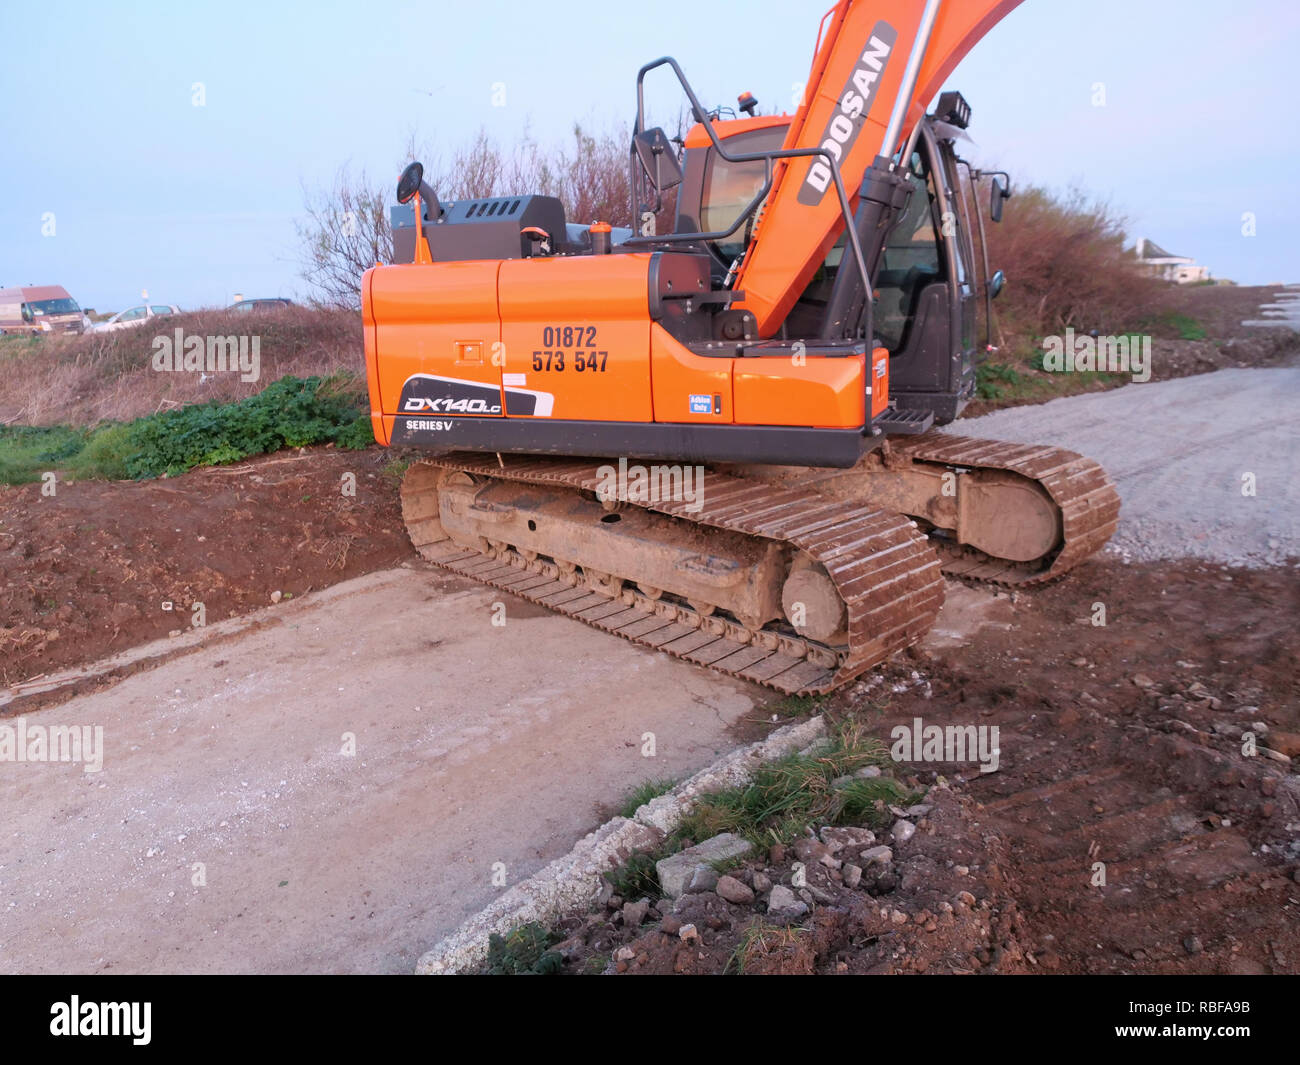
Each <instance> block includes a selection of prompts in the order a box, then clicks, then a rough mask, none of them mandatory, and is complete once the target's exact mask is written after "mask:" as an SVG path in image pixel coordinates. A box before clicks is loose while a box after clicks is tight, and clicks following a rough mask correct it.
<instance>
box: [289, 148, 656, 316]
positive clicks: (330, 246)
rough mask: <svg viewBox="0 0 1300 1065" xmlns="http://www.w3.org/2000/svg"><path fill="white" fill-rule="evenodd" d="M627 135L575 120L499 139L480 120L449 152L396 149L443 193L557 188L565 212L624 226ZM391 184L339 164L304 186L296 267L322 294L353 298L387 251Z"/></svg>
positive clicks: (388, 257)
mask: <svg viewBox="0 0 1300 1065" xmlns="http://www.w3.org/2000/svg"><path fill="white" fill-rule="evenodd" d="M630 143H631V139H630V134H629V133H628V132H627V131H626V130H625V129H618V130H612V131H606V132H604V133H598V134H592V133H589V132H587V131H586V130H584V129H583V128H582V127H581V126H578V125H575V126H574V127H573V137H572V140H571V141H568V142H565V143H562V144H558V145H548V146H542V145H540V144H538V143H537V142H536V141H534V140H532V139H531V138H530V137H528V136H525V137H524V138H523V139H522V140H520V141H519V142H518V143H516V144H515V145H513V146H512V147H510V148H503V147H501V146H500V145H499V144H497V142H496V141H494V140H493V139H492V138H491V137H490V136H488V134H487V132H486V131H485V130H480V131H479V133H478V135H477V136H475V137H474V139H473V140H471V141H470V142H469V143H468V144H465V145H463V146H462V147H460V148H458V149H456V150H455V151H454V152H453V153H452V154H451V156H450V158H444V157H443V156H442V154H441V152H440V151H438V150H436V149H430V148H429V147H427V146H417V145H415V143H414V142H412V143H410V144H408V145H407V151H406V154H407V156H408V157H409V158H410V159H419V160H420V161H421V162H423V163H424V169H425V180H426V181H427V182H428V183H429V185H430V186H432V188H433V189H434V191H435V192H437V194H438V197H439V199H441V200H444V201H446V202H451V201H453V200H467V199H482V198H484V197H488V196H506V195H520V194H523V193H536V194H540V195H543V196H555V197H558V198H559V200H560V202H561V203H563V204H564V210H565V215H566V217H567V218H568V220H569V221H570V222H578V223H582V224H586V223H589V222H609V223H610V224H611V225H615V226H630V225H631V224H632V222H631V218H632V210H631V202H630V200H631V192H630V186H629V183H628V162H629V151H630ZM396 185H397V173H396V171H395V172H394V173H393V175H392V178H391V180H389V181H387V182H384V183H382V184H378V183H375V182H372V181H371V180H370V178H368V177H367V176H366V174H365V173H364V172H363V173H361V174H360V175H353V174H352V173H351V172H350V171H349V170H348V169H346V168H344V169H342V170H340V171H339V173H338V175H337V176H336V177H335V180H334V183H333V185H331V186H330V187H329V188H327V189H323V190H319V191H317V192H314V193H313V192H310V191H308V192H307V193H306V194H305V199H306V212H307V217H306V220H305V221H304V222H303V223H302V224H301V225H300V226H299V229H298V236H299V238H300V240H301V241H302V245H303V262H302V276H303V278H304V279H306V280H307V281H309V282H310V283H311V284H312V286H313V287H314V288H315V290H316V292H317V293H318V294H319V296H320V298H321V299H322V300H323V301H324V302H325V303H327V304H330V305H334V306H341V307H349V308H352V309H356V308H359V307H360V305H361V299H360V284H361V275H362V274H363V273H365V271H366V270H368V269H369V268H370V267H371V266H373V265H374V264H375V263H376V262H377V261H382V262H391V261H392V257H393V250H392V249H393V243H392V232H391V230H390V227H389V214H388V212H389V206H390V205H391V204H395V203H396V202H397V199H396Z"/></svg>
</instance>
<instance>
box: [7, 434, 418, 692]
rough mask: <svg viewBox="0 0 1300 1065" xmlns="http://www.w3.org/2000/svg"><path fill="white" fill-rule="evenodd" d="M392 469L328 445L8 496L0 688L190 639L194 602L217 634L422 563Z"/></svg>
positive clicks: (380, 459)
mask: <svg viewBox="0 0 1300 1065" xmlns="http://www.w3.org/2000/svg"><path fill="white" fill-rule="evenodd" d="M391 462H392V456H391V455H390V454H388V453H387V452H385V451H384V450H383V449H381V448H378V447H374V448H371V449H369V450H368V451H361V452H358V451H336V450H334V449H333V448H331V447H326V448H312V449H308V450H304V451H297V452H290V451H282V452H280V453H278V454H276V455H271V456H264V457H260V458H256V459H252V460H250V461H248V462H246V463H242V464H240V465H237V466H222V467H215V468H209V469H200V470H193V471H191V472H190V473H187V474H185V475H184V476H183V477H177V478H163V479H160V480H154V481H143V482H130V481H126V482H107V481H78V482H75V483H59V484H58V485H57V489H56V494H55V495H54V496H53V497H46V496H43V495H42V494H41V486H40V485H38V484H29V485H20V486H17V487H8V486H4V485H0V684H3V685H11V684H15V683H17V682H20V681H24V680H29V679H32V678H35V677H38V676H41V675H44V674H47V673H51V672H54V671H57V670H60V669H65V668H67V667H70V666H76V665H81V664H84V663H88V662H93V661H96V660H98V659H101V658H104V657H106V656H108V655H111V654H113V653H115V652H118V651H122V650H125V649H127V648H130V647H134V646H137V645H139V644H142V643H145V642H147V641H150V640H155V639H159V638H165V637H167V636H168V635H169V633H172V632H175V631H178V630H184V629H187V628H189V627H190V625H191V623H192V620H193V618H194V613H193V606H194V604H196V603H202V604H203V610H204V614H205V618H204V620H205V621H206V623H208V624H211V623H212V622H215V621H219V620H221V619H223V618H228V617H232V616H234V615H238V614H245V613H247V612H248V611H250V610H252V609H254V608H256V607H262V606H267V605H269V604H270V603H271V601H272V600H271V595H272V593H273V592H277V591H278V592H280V593H281V594H282V595H283V596H296V595H302V594H304V593H305V592H308V591H310V590H311V589H313V588H322V587H325V586H326V585H330V584H335V583H337V582H338V581H342V580H347V579H348V578H351V577H356V576H359V575H361V574H363V573H369V572H371V571H372V570H376V569H383V568H386V567H389V566H393V565H396V564H397V563H399V562H401V561H403V560H405V559H409V558H414V557H415V554H414V551H412V549H411V546H410V542H409V541H408V540H407V537H406V533H405V531H404V529H403V526H402V521H401V512H400V505H399V503H398V498H397V484H398V481H399V479H400V478H399V477H398V476H393V475H390V474H386V473H385V472H384V471H385V468H386V467H387V466H388V465H389V464H390V463H391ZM348 473H351V474H354V475H355V485H356V491H355V495H345V494H344V493H343V490H342V489H343V487H344V480H343V478H344V475H345V474H348ZM164 604H171V609H168V608H167V607H166V606H165V605H164Z"/></svg>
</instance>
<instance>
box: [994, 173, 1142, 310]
mask: <svg viewBox="0 0 1300 1065" xmlns="http://www.w3.org/2000/svg"><path fill="white" fill-rule="evenodd" d="M988 191H989V190H988V185H987V184H985V185H984V187H983V188H982V189H981V190H980V192H979V193H978V194H977V195H978V199H977V201H976V202H977V204H978V205H979V206H980V207H981V208H984V206H985V205H986V204H987V203H988ZM1125 224H1126V220H1125V219H1124V218H1123V217H1122V216H1120V215H1119V214H1117V213H1116V212H1115V210H1114V208H1113V207H1111V206H1110V205H1109V204H1107V203H1104V202H1101V201H1096V200H1090V199H1089V198H1088V197H1087V196H1086V195H1085V194H1084V193H1082V192H1080V191H1079V190H1077V189H1072V190H1070V191H1069V192H1067V193H1065V194H1063V195H1055V194H1053V193H1051V192H1049V191H1047V190H1045V189H1042V188H1038V187H1035V186H1027V187H1023V188H1021V189H1018V190H1017V191H1016V192H1015V195H1014V196H1013V197H1012V198H1011V199H1010V200H1008V201H1007V204H1006V210H1005V213H1004V215H1003V219H1002V222H1001V224H1000V225H992V224H990V225H988V227H987V232H988V237H989V258H990V265H991V268H992V269H995V270H997V269H1001V270H1003V271H1005V272H1006V276H1007V287H1006V288H1005V289H1004V291H1003V293H1002V295H1001V296H999V297H998V300H997V303H996V304H995V312H996V314H997V316H998V318H999V319H1000V320H1001V322H1002V324H1003V326H1004V328H1005V329H1007V331H1009V332H1012V333H1015V334H1018V335H1021V336H1043V335H1047V334H1056V333H1060V332H1062V331H1064V330H1065V329H1066V328H1067V327H1073V328H1074V329H1076V330H1092V329H1095V330H1097V331H1098V332H1100V333H1106V334H1113V333H1122V332H1126V331H1128V330H1131V329H1135V328H1137V327H1138V326H1140V325H1141V324H1142V323H1143V322H1144V321H1145V320H1147V319H1149V318H1150V317H1151V316H1152V314H1153V313H1156V312H1158V310H1159V309H1160V307H1161V305H1162V302H1163V298H1164V294H1165V293H1166V292H1167V286H1165V285H1163V284H1161V283H1160V282H1159V281H1157V280H1154V279H1153V278H1151V277H1149V276H1147V275H1146V274H1144V273H1142V272H1141V271H1140V270H1139V269H1138V267H1137V265H1136V263H1135V261H1134V258H1133V256H1132V255H1131V254H1130V253H1128V252H1126V251H1125V243H1126V236H1125V232H1124V226H1125Z"/></svg>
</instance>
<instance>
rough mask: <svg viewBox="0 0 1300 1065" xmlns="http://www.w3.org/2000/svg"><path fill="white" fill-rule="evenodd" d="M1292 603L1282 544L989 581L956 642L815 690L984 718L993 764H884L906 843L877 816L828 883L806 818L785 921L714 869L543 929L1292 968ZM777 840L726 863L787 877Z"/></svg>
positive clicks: (1298, 748)
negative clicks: (800, 905) (679, 887)
mask: <svg viewBox="0 0 1300 1065" xmlns="http://www.w3.org/2000/svg"><path fill="white" fill-rule="evenodd" d="M981 594H985V593H981ZM1099 602H1100V603H1104V604H1105V607H1106V625H1105V626H1104V627H1103V626H1096V625H1094V624H1093V623H1092V618H1093V616H1094V611H1095V607H1094V604H1095V603H1099ZM1298 612H1300V575H1298V573H1297V569H1296V568H1295V566H1292V567H1290V568H1286V569H1275V570H1255V571H1249V570H1240V569H1232V570H1229V569H1225V568H1222V567H1216V566H1210V565H1201V564H1195V563H1179V564H1160V565H1145V566H1122V565H1120V564H1118V563H1111V562H1102V561H1093V562H1091V563H1089V564H1087V565H1085V566H1084V567H1082V568H1081V569H1079V570H1076V571H1075V572H1074V573H1073V574H1071V575H1070V576H1069V577H1067V578H1066V579H1065V580H1063V581H1061V582H1059V583H1057V584H1054V585H1051V586H1048V587H1046V588H1042V589H1037V590H1035V591H1033V592H1032V593H1029V594H1025V593H1017V594H1016V595H1015V596H1014V597H1012V596H1010V595H1007V594H1005V593H1002V594H1000V595H999V597H998V599H997V601H996V603H995V604H994V606H993V608H992V610H991V616H993V617H994V618H996V619H998V621H997V623H995V624H992V625H989V626H986V627H985V628H983V629H981V630H980V631H979V632H978V634H977V635H976V636H975V637H974V638H973V639H970V640H968V641H966V642H965V643H964V644H962V645H960V646H956V647H946V648H942V649H934V650H917V651H914V652H911V653H909V654H908V655H906V656H904V657H903V658H902V659H900V660H899V661H896V662H895V663H894V664H893V665H891V666H890V667H889V668H887V669H885V670H884V671H882V672H880V673H878V674H875V675H871V676H868V677H866V678H864V679H863V680H862V681H860V682H859V683H858V684H857V685H855V686H854V687H853V688H851V689H849V690H848V691H846V692H843V693H840V694H839V695H837V696H836V697H834V698H833V699H832V700H830V702H829V703H828V704H827V706H826V707H825V709H826V710H827V712H828V713H830V714H831V715H832V716H838V715H850V716H853V717H856V718H858V719H859V720H860V721H863V722H866V723H867V724H869V725H870V726H871V728H872V730H873V731H874V732H875V734H876V735H877V736H878V737H879V738H880V739H881V740H882V741H884V742H885V743H886V744H890V743H891V742H892V741H893V739H894V737H892V736H891V730H892V729H893V728H894V727H895V726H898V725H910V724H912V723H913V721H914V720H915V719H916V718H918V717H919V718H921V719H922V721H923V722H924V723H925V724H940V725H944V724H957V725H967V724H973V725H977V726H978V725H985V726H993V725H996V726H998V728H999V729H1000V741H999V744H998V746H999V750H1000V752H1001V754H1000V764H999V767H998V769H997V771H995V772H992V773H987V774H985V773H981V772H980V771H979V770H978V768H977V767H975V766H972V765H970V764H960V765H959V764H953V763H946V764H945V763H930V764H926V763H915V764H913V765H905V764H900V765H898V766H896V771H897V773H898V775H899V776H900V777H901V778H902V779H903V780H904V781H905V782H907V783H908V784H910V785H911V786H913V787H915V788H917V789H921V790H924V789H925V788H926V787H927V786H928V787H929V791H928V794H927V795H926V797H925V798H924V799H923V800H921V801H922V802H923V803H925V804H928V805H931V806H932V809H931V810H930V811H929V812H927V813H926V814H925V815H924V816H922V817H920V818H919V819H914V820H916V824H917V829H918V831H917V833H916V835H915V836H914V837H912V839H911V840H909V841H907V842H903V843H899V842H895V841H892V840H891V839H890V838H889V835H888V831H887V830H886V831H883V832H881V831H880V830H878V834H880V835H881V840H880V842H881V843H885V844H891V843H892V846H893V850H894V863H893V865H892V866H891V867H888V868H886V869H884V870H880V871H879V872H878V873H877V875H875V876H872V875H871V871H870V869H868V871H867V873H866V874H865V875H864V877H863V881H862V883H861V885H860V886H859V887H858V888H857V889H850V888H848V887H846V886H845V885H844V883H843V880H842V874H841V873H840V872H839V871H838V870H837V869H834V868H831V867H828V866H827V865H826V864H824V863H823V862H822V861H821V859H820V852H819V851H818V847H820V844H818V843H817V842H816V841H813V840H807V841H804V844H803V846H804V847H805V848H808V847H811V848H812V849H811V850H810V851H808V852H807V853H805V854H804V855H803V857H805V858H806V859H807V861H805V863H804V864H805V867H806V870H807V874H806V875H807V879H808V885H809V886H808V890H809V891H810V892H811V894H812V896H813V897H812V899H811V900H810V902H811V905H812V909H811V912H810V914H809V915H808V916H807V917H805V918H804V919H802V920H799V921H795V922H793V923H790V922H783V921H773V920H772V919H770V918H767V917H766V916H765V914H764V912H763V910H764V907H763V906H762V905H761V900H756V901H755V903H754V904H752V905H748V906H736V905H733V904H731V903H728V902H726V901H725V900H723V899H721V898H719V897H718V895H717V894H716V893H715V892H705V893H702V894H699V895H691V896H685V897H684V901H683V902H682V903H680V904H679V906H678V907H677V908H676V910H675V911H674V910H673V909H672V907H671V904H670V903H666V904H664V910H665V911H666V912H665V913H664V915H663V917H662V922H661V920H660V917H661V915H660V914H658V913H655V912H654V911H651V913H650V914H649V918H650V922H651V923H650V924H649V925H648V926H646V927H645V928H641V929H636V930H633V929H629V928H624V927H622V923H621V922H622V911H621V910H619V911H610V912H596V913H593V914H591V915H589V916H588V917H587V918H585V919H577V920H572V921H569V922H566V924H565V925H563V926H562V927H561V928H560V929H559V930H558V931H559V933H560V934H561V935H563V936H565V937H567V938H566V939H565V941H564V943H562V944H561V946H560V948H559V949H560V950H561V951H562V953H564V954H565V955H566V957H567V962H566V966H565V969H566V971H569V972H584V971H585V972H592V971H602V970H603V971H610V972H631V973H641V972H663V973H667V972H722V971H724V970H728V969H729V970H730V971H736V970H737V969H738V968H743V969H744V971H746V972H763V971H781V972H803V973H842V972H850V973H852V972H872V973H883V972H976V971H980V972H1002V973H1008V972H1011V973H1016V972H1032V971H1038V972H1062V973H1252V972H1258V973H1294V972H1300V925H1298V924H1297V918H1298V917H1300V883H1297V879H1298V878H1300V776H1297V775H1296V771H1295V766H1293V765H1292V764H1291V763H1290V761H1289V758H1288V756H1295V757H1296V758H1298V759H1300V691H1298V690H1297V685H1296V679H1295V661H1296V654H1297V650H1300V647H1298V646H1297V645H1298V644H1300V638H1297V636H1296V634H1295V618H1296V616H1297V613H1298ZM1245 733H1252V734H1253V735H1254V736H1255V737H1256V740H1255V743H1256V753H1254V754H1253V755H1250V756H1248V755H1245V754H1244V753H1243V751H1244V750H1245V749H1246V748H1247V747H1248V746H1249V740H1248V737H1247V736H1246V735H1244V734H1245ZM1265 748H1272V749H1273V750H1274V751H1275V752H1276V753H1275V754H1272V755H1270V754H1269V753H1267V751H1266V750H1264V749H1265ZM915 770H921V771H919V772H916V771H915ZM940 775H942V776H943V777H944V779H942V780H939V779H938V778H939V776H940ZM936 781H937V782H938V783H937V786H934V785H935V782H936ZM822 850H824V848H822ZM797 857H798V856H797V855H794V854H793V853H785V854H782V853H780V852H779V851H778V852H777V853H775V854H773V853H768V854H767V855H760V856H759V857H758V858H757V859H756V860H754V861H751V862H748V863H745V864H744V865H743V866H741V867H740V868H739V869H738V870H735V871H733V874H732V875H734V876H736V877H737V878H739V879H741V880H742V881H744V882H747V883H749V884H752V883H753V878H754V875H755V874H762V875H766V876H769V877H770V878H771V879H772V880H773V881H774V882H777V883H781V882H784V883H786V884H787V885H788V884H790V882H791V877H792V871H793V862H794V861H795V859H796V858H797ZM846 858H848V859H849V860H852V859H851V856H850V855H848V854H846V853H844V852H841V853H839V854H838V859H841V860H843V859H846ZM1097 863H1103V865H1104V869H1102V868H1101V867H1100V866H1098V865H1097ZM833 865H834V863H831V866H833ZM1102 872H1104V878H1105V879H1104V884H1103V883H1101V882H1100V880H1099V874H1100V873H1102ZM962 892H966V893H967V894H965V895H963V894H962ZM818 893H820V896H819V895H818ZM614 901H615V903H618V902H619V901H620V900H618V899H615V900H614ZM682 922H686V923H691V924H694V925H695V928H696V931H697V933H698V936H699V938H698V939H691V940H690V941H689V942H686V941H683V940H682V939H681V938H680V931H679V930H678V926H679V925H680V924H681V923H682ZM664 925H666V926H667V928H668V929H669V932H665V931H664V930H663V928H664ZM674 933H675V934H674ZM620 948H627V949H625V950H624V951H623V954H622V955H619V954H618V953H617V952H618V951H619V950H620ZM628 950H630V951H631V953H630V954H628ZM741 959H744V960H745V961H746V962H747V964H745V965H743V966H742V965H741Z"/></svg>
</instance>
